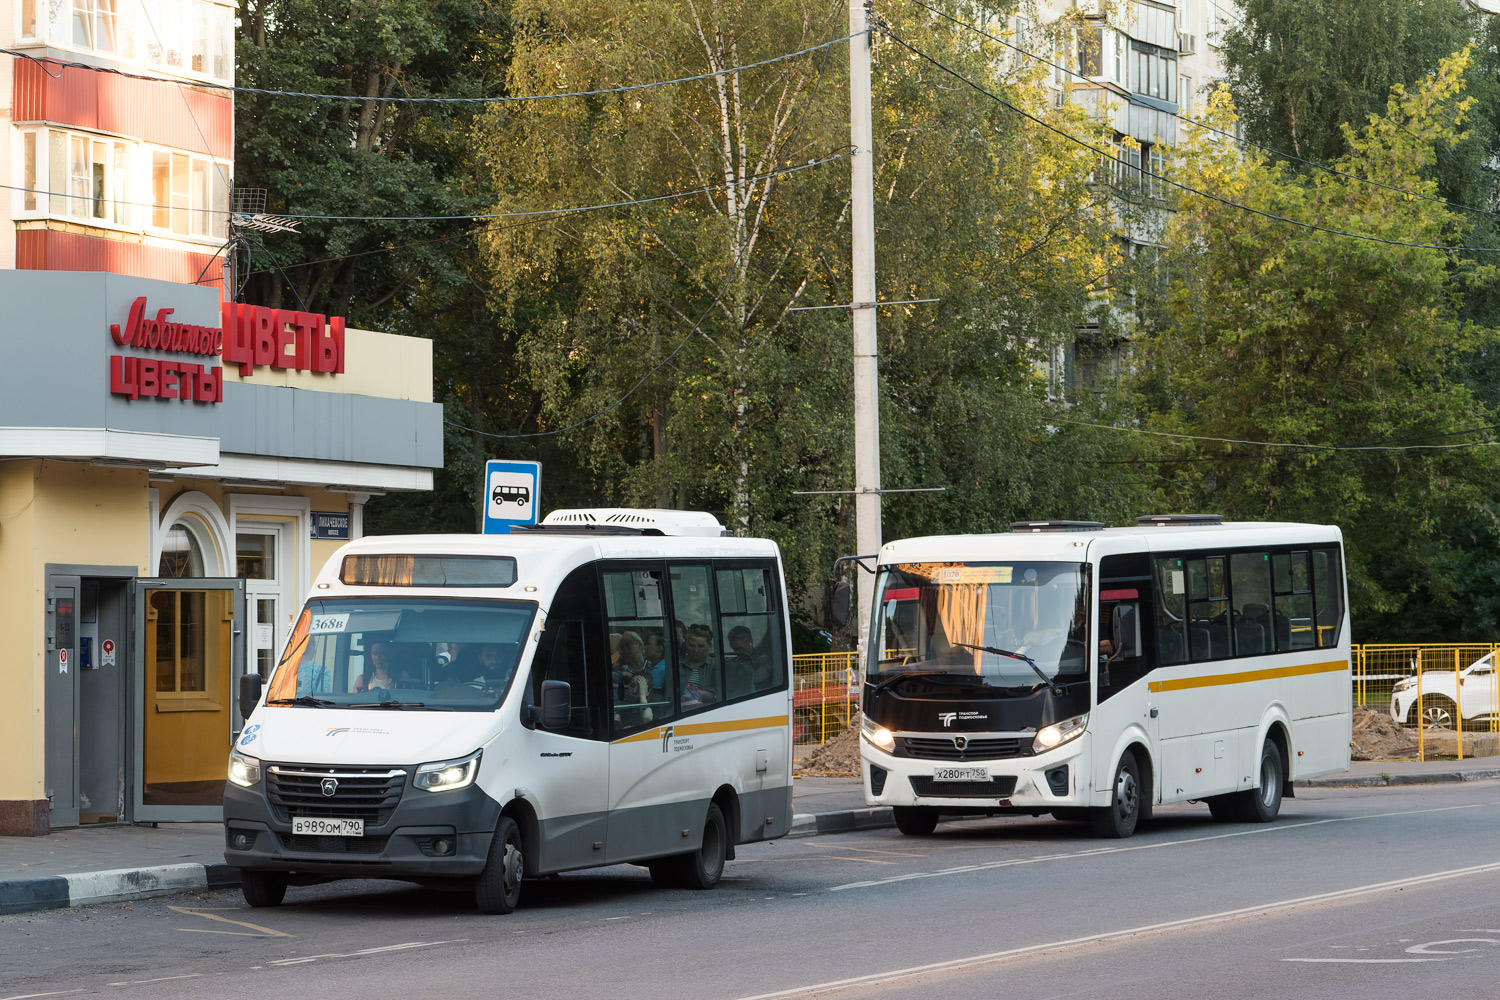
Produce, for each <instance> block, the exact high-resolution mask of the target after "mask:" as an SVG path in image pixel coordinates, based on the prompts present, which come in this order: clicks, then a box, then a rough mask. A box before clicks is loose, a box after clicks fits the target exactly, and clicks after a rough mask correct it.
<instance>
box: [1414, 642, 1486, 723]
mask: <svg viewBox="0 0 1500 1000" xmlns="http://www.w3.org/2000/svg"><path fill="white" fill-rule="evenodd" d="M1494 660H1495V654H1494V653H1490V654H1488V655H1487V656H1483V657H1481V658H1480V659H1478V660H1475V661H1474V663H1473V664H1471V665H1470V666H1468V667H1466V668H1465V669H1463V670H1462V671H1459V672H1458V673H1457V674H1456V675H1455V673H1454V671H1452V670H1443V669H1439V668H1434V667H1430V666H1429V667H1428V668H1427V669H1425V670H1423V671H1422V685H1421V697H1422V703H1421V705H1420V706H1418V705H1417V678H1416V677H1407V678H1404V679H1402V680H1399V681H1397V682H1396V687H1395V689H1394V690H1392V691H1391V718H1393V719H1395V720H1396V721H1397V722H1402V723H1406V724H1409V725H1416V724H1417V719H1418V716H1419V715H1420V717H1421V720H1422V725H1423V726H1425V727H1427V728H1428V729H1453V728H1454V727H1455V725H1456V724H1457V720H1458V717H1459V713H1460V710H1462V714H1463V721H1464V725H1465V727H1467V728H1473V727H1474V726H1475V725H1477V724H1484V725H1485V726H1488V725H1489V724H1490V722H1491V720H1492V719H1494V718H1495V717H1496V716H1497V715H1500V704H1497V703H1496V691H1495V664H1494ZM1455 676H1456V677H1457V678H1459V683H1458V684H1455V683H1454V679H1455Z"/></svg>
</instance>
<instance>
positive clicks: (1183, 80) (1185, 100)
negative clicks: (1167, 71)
mask: <svg viewBox="0 0 1500 1000" xmlns="http://www.w3.org/2000/svg"><path fill="white" fill-rule="evenodd" d="M1177 102H1178V104H1179V105H1181V107H1182V112H1183V114H1188V115H1190V114H1192V113H1193V78H1192V77H1190V76H1179V77H1178V78H1177Z"/></svg>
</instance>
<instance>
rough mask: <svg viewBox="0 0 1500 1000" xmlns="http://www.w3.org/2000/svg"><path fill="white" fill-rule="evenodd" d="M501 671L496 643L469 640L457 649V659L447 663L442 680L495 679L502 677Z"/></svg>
mask: <svg viewBox="0 0 1500 1000" xmlns="http://www.w3.org/2000/svg"><path fill="white" fill-rule="evenodd" d="M503 673H505V671H504V669H503V668H502V667H501V665H500V647H499V646H498V645H496V644H495V643H493V642H471V643H469V644H467V645H466V646H464V648H463V649H462V650H460V651H459V654H458V658H457V659H455V660H454V661H453V662H452V663H450V664H448V669H447V670H446V671H444V673H443V678H442V680H443V682H444V683H447V682H449V681H454V682H457V683H459V684H467V683H469V682H470V681H474V680H479V679H481V678H482V679H484V680H486V681H495V680H502V679H504V678H503V677H501V675H502V674H503Z"/></svg>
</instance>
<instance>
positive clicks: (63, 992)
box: [0, 990, 88, 1000]
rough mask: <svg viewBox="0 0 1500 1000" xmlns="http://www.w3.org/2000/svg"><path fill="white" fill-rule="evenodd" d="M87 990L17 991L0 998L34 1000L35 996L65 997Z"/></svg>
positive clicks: (3, 999) (6, 999)
mask: <svg viewBox="0 0 1500 1000" xmlns="http://www.w3.org/2000/svg"><path fill="white" fill-rule="evenodd" d="M86 992H88V991H87V990H57V991H56V992H54V993H17V994H16V995H15V996H13V997H0V1000H32V998H33V997H65V996H71V995H72V994H74V993H86Z"/></svg>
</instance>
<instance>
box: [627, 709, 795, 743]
mask: <svg viewBox="0 0 1500 1000" xmlns="http://www.w3.org/2000/svg"><path fill="white" fill-rule="evenodd" d="M785 725H787V718H786V716H784V715H768V716H766V717H764V718H761V719H728V720H726V721H724V722H687V723H675V722H674V723H673V724H672V725H671V727H670V728H671V730H672V735H673V736H702V735H704V734H705V733H733V732H738V731H739V730H743V729H772V728H775V727H777V726H785ZM666 728H668V727H666V726H657V727H656V728H655V729H648V730H646V731H645V732H643V733H636V734H635V735H634V736H627V737H625V738H624V739H622V740H615V741H614V742H613V743H611V744H610V745H611V746H619V745H620V744H621V743H643V742H645V741H646V740H659V739H661V738H662V730H663V729H666Z"/></svg>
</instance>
